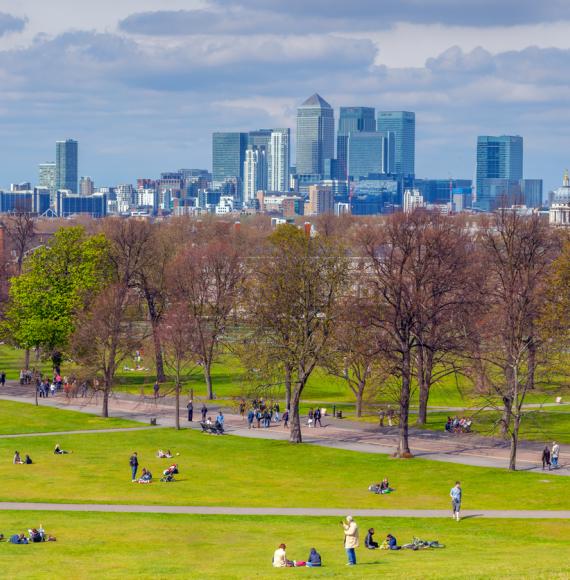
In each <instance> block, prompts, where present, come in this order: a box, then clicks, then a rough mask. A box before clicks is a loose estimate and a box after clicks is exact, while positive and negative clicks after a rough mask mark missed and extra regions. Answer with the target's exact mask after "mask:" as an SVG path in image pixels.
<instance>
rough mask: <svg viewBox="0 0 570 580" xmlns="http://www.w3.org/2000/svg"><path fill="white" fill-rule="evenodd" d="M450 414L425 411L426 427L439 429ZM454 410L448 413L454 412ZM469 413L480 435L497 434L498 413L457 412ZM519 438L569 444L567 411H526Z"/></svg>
mask: <svg viewBox="0 0 570 580" xmlns="http://www.w3.org/2000/svg"><path fill="white" fill-rule="evenodd" d="M449 414H450V413H438V412H433V411H432V412H431V413H429V414H428V423H427V425H426V426H425V428H426V429H431V430H434V431H442V430H443V428H444V425H445V422H446V420H447V416H448V415H449ZM455 414H457V413H451V415H452V416H453V415H455ZM463 414H467V415H472V416H473V429H474V430H475V432H476V433H477V434H480V435H495V436H498V435H500V426H499V425H498V423H497V421H498V420H499V418H500V413H498V412H495V411H485V412H479V413H476V414H473V413H470V412H466V413H459V415H463ZM520 432H521V438H522V439H526V440H529V441H543V442H545V443H551V442H552V441H553V440H555V441H558V442H559V443H570V410H568V409H566V410H564V408H563V407H544V408H543V409H536V410H529V411H528V412H527V414H526V415H525V417H524V419H523V421H522V423H521V431H520Z"/></svg>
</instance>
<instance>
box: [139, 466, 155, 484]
mask: <svg viewBox="0 0 570 580" xmlns="http://www.w3.org/2000/svg"><path fill="white" fill-rule="evenodd" d="M138 482H139V483H152V473H151V472H150V471H149V470H148V469H147V468H146V467H143V470H142V473H141V476H140V477H139V480H138Z"/></svg>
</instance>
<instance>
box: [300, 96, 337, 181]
mask: <svg viewBox="0 0 570 580" xmlns="http://www.w3.org/2000/svg"><path fill="white" fill-rule="evenodd" d="M333 158H334V111H333V109H332V107H331V106H330V105H329V104H328V103H327V102H326V101H325V100H324V99H323V98H322V97H321V96H320V95H318V94H316V93H315V94H314V95H313V96H311V97H309V98H308V99H307V100H306V101H305V102H304V103H303V104H302V105H301V106H300V107H299V108H298V109H297V165H296V171H297V174H298V175H315V174H316V175H323V174H324V168H325V160H327V159H333Z"/></svg>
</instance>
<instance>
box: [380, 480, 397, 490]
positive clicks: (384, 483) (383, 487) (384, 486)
mask: <svg viewBox="0 0 570 580" xmlns="http://www.w3.org/2000/svg"><path fill="white" fill-rule="evenodd" d="M392 491H394V490H393V489H392V488H391V487H390V484H389V483H388V478H387V477H385V478H384V479H383V480H382V483H381V484H380V491H379V493H390V492H392Z"/></svg>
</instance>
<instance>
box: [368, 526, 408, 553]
mask: <svg viewBox="0 0 570 580" xmlns="http://www.w3.org/2000/svg"><path fill="white" fill-rule="evenodd" d="M375 533H376V532H375V531H374V528H370V529H369V530H368V533H367V534H366V538H364V545H365V546H366V547H367V548H368V549H369V550H399V549H400V546H398V540H396V538H395V537H394V536H393V535H392V534H387V535H386V539H385V540H384V541H383V542H382V543H381V544H379V543H378V542H377V541H376V540H374V534H375Z"/></svg>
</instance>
